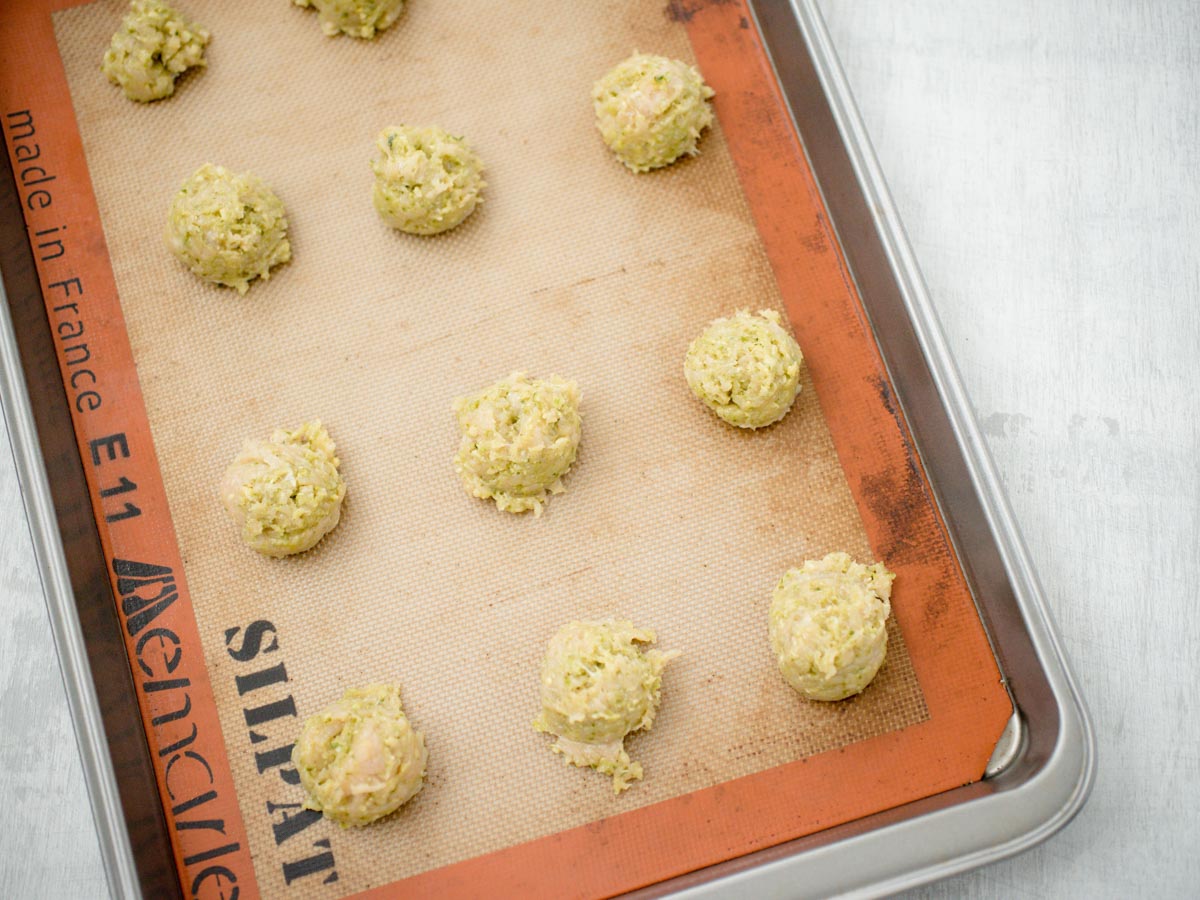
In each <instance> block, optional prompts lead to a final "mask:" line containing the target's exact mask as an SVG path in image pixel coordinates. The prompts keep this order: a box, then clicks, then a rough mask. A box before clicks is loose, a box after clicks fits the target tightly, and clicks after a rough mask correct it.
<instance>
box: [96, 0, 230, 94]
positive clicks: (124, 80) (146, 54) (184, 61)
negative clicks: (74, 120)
mask: <svg viewBox="0 0 1200 900" xmlns="http://www.w3.org/2000/svg"><path fill="white" fill-rule="evenodd" d="M208 41H209V34H208V32H207V31H205V30H204V29H203V28H200V27H199V26H196V25H193V24H191V23H189V22H186V21H184V19H183V17H182V16H180V15H179V13H178V12H176V11H175V10H174V9H172V8H171V7H170V6H168V5H167V4H166V3H163V2H162V0H133V2H132V3H130V4H129V12H128V13H126V15H125V18H124V19H122V20H121V28H120V30H119V31H117V33H116V34H114V35H113V36H112V43H111V44H109V47H108V50H106V51H105V53H104V62H103V63H102V64H101V66H100V69H101V71H102V72H104V74H105V75H106V76H108V80H109V81H111V82H112V83H113V84H115V85H117V86H118V87H120V88H121V90H122V91H124V92H125V96H126V97H128V98H129V99H130V100H137V101H139V102H140V103H149V102H150V101H152V100H161V99H162V98H163V97H170V96H171V95H172V94H173V93H175V79H176V78H178V77H179V76H180V75H182V74H183V73H184V72H186V71H187V70H188V69H190V68H192V67H193V66H203V65H204V64H205V62H204V48H205V46H206V45H207V44H208Z"/></svg>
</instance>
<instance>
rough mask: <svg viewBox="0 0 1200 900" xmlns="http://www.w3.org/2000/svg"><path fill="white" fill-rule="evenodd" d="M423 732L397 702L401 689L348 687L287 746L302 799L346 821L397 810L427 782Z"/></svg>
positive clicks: (362, 821) (356, 821) (360, 820)
mask: <svg viewBox="0 0 1200 900" xmlns="http://www.w3.org/2000/svg"><path fill="white" fill-rule="evenodd" d="M427 758H428V754H427V753H426V751H425V737H424V735H422V734H421V732H419V731H417V730H416V729H415V728H413V727H412V724H411V723H410V722H409V721H408V717H407V716H405V715H404V708H403V707H402V706H401V705H400V688H399V687H398V686H396V685H390V684H372V685H368V686H367V687H363V688H350V690H348V691H346V693H345V694H343V695H342V698H341V699H340V700H337V701H335V702H334V703H331V704H330V705H329V706H328V707H326V708H325V709H323V710H322V711H321V712H319V713H317V714H316V715H315V716H312V717H310V718H309V719H308V720H307V721H305V723H304V727H303V728H302V729H301V730H300V737H299V739H298V740H297V741H296V745H295V746H294V747H293V748H292V764H293V765H294V766H295V767H296V771H298V772H299V773H300V784H301V785H302V786H303V787H304V790H305V791H307V792H308V799H307V800H305V802H304V805H305V807H307V808H308V809H315V810H317V811H318V812H321V813H324V814H325V816H326V817H327V818H330V819H333V821H335V822H337V823H338V824H340V825H341V826H342V827H343V828H346V827H351V826H361V825H370V824H371V823H372V822H374V821H376V820H377V819H382V818H383V817H384V816H386V815H390V814H391V813H394V812H395V811H396V810H397V809H399V808H400V807H401V806H403V805H404V804H405V803H407V802H408V801H409V800H411V799H412V798H413V797H414V796H416V794H417V792H418V791H420V790H421V787H422V785H423V784H424V783H425V762H426V759H427Z"/></svg>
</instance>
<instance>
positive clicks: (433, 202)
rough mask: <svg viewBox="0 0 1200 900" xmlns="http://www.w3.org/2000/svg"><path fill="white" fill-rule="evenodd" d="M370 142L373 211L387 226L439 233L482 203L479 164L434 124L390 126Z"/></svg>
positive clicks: (456, 139) (463, 145) (457, 140)
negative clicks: (372, 148) (372, 147)
mask: <svg viewBox="0 0 1200 900" xmlns="http://www.w3.org/2000/svg"><path fill="white" fill-rule="evenodd" d="M375 146H376V149H378V151H379V152H378V154H377V155H376V156H375V158H374V159H373V160H372V161H371V168H372V169H373V170H374V172H375V191H374V202H375V211H376V212H378V213H379V215H380V217H381V218H382V219H383V221H385V222H387V223H388V225H390V226H391V227H392V228H396V229H399V230H400V231H404V232H407V233H408V234H424V235H429V234H440V233H441V232H443V231H449V230H450V229H451V228H454V227H455V226H457V225H460V224H461V223H462V221H463V220H464V219H466V217H467V216H469V215H470V214H471V213H472V212H474V211H475V207H476V206H478V205H479V204H480V203H481V202H483V198H482V197H481V196H480V193H481V192H482V191H483V189H484V187H485V186H486V182H484V180H483V175H482V173H483V163H482V162H480V160H479V157H478V156H476V155H475V154H474V153H473V152H472V151H471V148H470V147H468V146H467V144H466V141H464V140H463V139H462V138H460V137H455V136H454V135H452V134H450V133H449V132H448V131H446V130H444V129H442V128H437V127H435V126H431V127H429V128H411V127H408V126H405V125H395V126H391V127H389V128H385V129H384V130H383V131H382V132H381V133H380V135H379V140H378V141H377V142H376V144H375Z"/></svg>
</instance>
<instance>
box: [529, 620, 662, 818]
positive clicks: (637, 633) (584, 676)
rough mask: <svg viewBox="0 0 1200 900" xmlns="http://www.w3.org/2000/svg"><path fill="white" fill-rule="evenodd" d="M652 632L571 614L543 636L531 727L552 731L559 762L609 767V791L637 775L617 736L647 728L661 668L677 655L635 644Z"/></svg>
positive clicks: (639, 769)
mask: <svg viewBox="0 0 1200 900" xmlns="http://www.w3.org/2000/svg"><path fill="white" fill-rule="evenodd" d="M654 641H655V636H654V632H653V631H651V630H650V629H648V628H635V627H634V626H633V623H631V622H620V621H614V620H612V619H608V620H606V621H603V622H571V623H569V624H567V625H564V626H563V627H562V629H560V630H559V632H558V634H556V635H554V637H552V638H551V639H550V644H549V646H548V647H547V648H546V657H545V659H544V660H543V661H542V676H541V678H542V712H541V714H540V715H539V716H538V717H537V719H535V720H534V723H533V727H534V729H535V730H537V731H542V732H548V733H549V734H553V735H556V736H557V740H556V741H555V742H554V745H553V747H551V749H552V750H553V751H554V752H555V753H561V754H562V755H563V757H564V759H565V761H566V762H567V763H569V764H570V765H574V766H590V767H591V768H593V769H596V770H597V771H599V772H601V773H602V774H604V775H611V776H612V779H613V791H614V792H615V793H618V794H619V793H620V792H621V791H623V790H624V789H625V788H627V787H629V782H630V781H633V780H636V779H639V778H641V777H642V767H641V764H640V763H636V762H631V761H630V759H629V754H628V753H626V752H625V746H624V740H625V736H626V735H627V734H629V733H630V732H632V731H637V730H639V729H643V730H645V731H649V730H650V726H651V725H653V724H654V717H655V715H656V714H657V713H658V705H659V702H660V700H661V693H662V671H663V668H664V667H665V666H666V665H667V663H668V662H670V661H671V660H672V659H674V658H675V657H676V656H678V655H679V651H677V650H672V651H671V652H669V653H663V652H662V651H660V650H647V651H646V652H644V653H643V652H642V650H641V649H640V647H639V646H638V645H639V644H653V643H654Z"/></svg>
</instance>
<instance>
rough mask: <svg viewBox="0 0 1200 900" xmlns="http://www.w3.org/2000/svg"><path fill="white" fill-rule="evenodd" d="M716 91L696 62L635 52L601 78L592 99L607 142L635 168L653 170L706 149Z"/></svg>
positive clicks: (597, 122) (619, 156)
mask: <svg viewBox="0 0 1200 900" xmlns="http://www.w3.org/2000/svg"><path fill="white" fill-rule="evenodd" d="M712 95H713V91H712V88H710V87H709V86H708V85H707V84H705V83H704V79H703V78H701V77H700V73H699V72H698V71H697V70H696V67H695V66H689V65H688V64H687V63H685V62H680V61H679V60H677V59H668V58H667V57H665V56H653V55H651V54H649V53H635V54H634V55H633V56H631V57H629V59H627V60H625V61H624V62H622V63H618V64H617V65H616V66H615V67H614V68H613V69H612V70H611V71H610V72H609V73H608V74H607V75H605V76H604V77H603V78H601V79H600V80H599V81H597V82H596V84H595V86H594V87H593V88H592V104H593V106H594V108H595V110H596V127H597V128H599V129H600V136H601V137H603V138H604V143H606V144H608V147H609V149H610V150H612V152H613V153H615V154H616V156H617V159H619V160H620V161H621V162H623V163H624V164H625V165H626V166H628V167H629V168H630V169H632V170H633V171H635V172H647V171H649V170H650V169H657V168H659V167H660V166H667V165H670V164H671V163H673V162H675V160H677V159H679V157H681V156H683V155H685V154H686V155H688V156H695V155H696V154H697V153H699V152H700V151H699V150H697V149H696V142H697V141H698V140H699V139H700V132H701V131H703V130H704V129H705V128H707V127H708V126H710V125H711V124H712V121H713V114H712V109H711V108H710V107H709V104H708V98H709V97H711V96H712Z"/></svg>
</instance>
